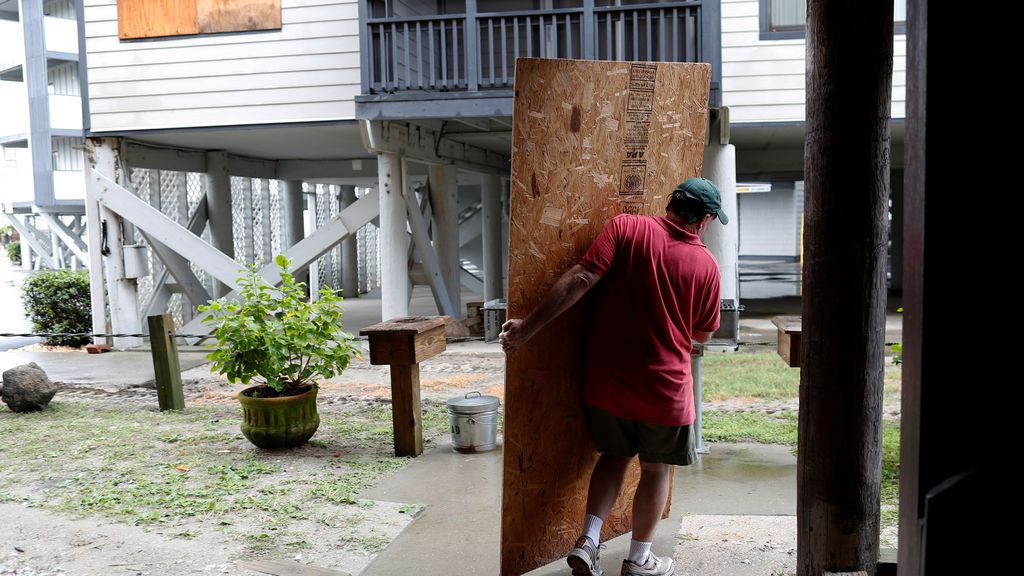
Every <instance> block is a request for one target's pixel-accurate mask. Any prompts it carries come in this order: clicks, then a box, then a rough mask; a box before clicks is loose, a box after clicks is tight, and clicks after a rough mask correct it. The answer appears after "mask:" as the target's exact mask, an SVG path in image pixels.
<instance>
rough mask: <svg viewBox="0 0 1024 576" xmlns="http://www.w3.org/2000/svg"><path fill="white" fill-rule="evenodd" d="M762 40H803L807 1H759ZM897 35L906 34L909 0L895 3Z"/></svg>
mask: <svg viewBox="0 0 1024 576" xmlns="http://www.w3.org/2000/svg"><path fill="white" fill-rule="evenodd" d="M759 2H760V15H761V18H760V19H761V40H786V39H791V38H803V37H804V35H805V31H804V27H805V23H806V22H807V0H759ZM893 21H894V22H895V23H896V33H897V34H904V33H906V21H907V0H894V1H893Z"/></svg>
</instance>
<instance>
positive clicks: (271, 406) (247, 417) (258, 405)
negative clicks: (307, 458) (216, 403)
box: [238, 386, 320, 448]
mask: <svg viewBox="0 0 1024 576" xmlns="http://www.w3.org/2000/svg"><path fill="white" fill-rule="evenodd" d="M256 388H257V386H252V387H250V388H246V389H245V390H242V392H241V393H240V394H239V395H238V401H239V402H240V403H241V404H242V434H245V437H246V438H248V439H249V441H250V442H252V443H253V444H255V445H257V446H259V447H260V448H294V447H296V446H301V445H302V444H305V443H306V441H307V440H309V439H310V438H311V437H312V436H313V434H315V433H316V429H317V428H319V427H320V415H319V414H317V412H316V387H315V386H314V387H312V388H311V389H309V390H308V391H306V392H303V393H302V394H299V395H298V396H282V397H280V398H253V397H252V396H249V393H250V392H251V391H252V390H255V389H256Z"/></svg>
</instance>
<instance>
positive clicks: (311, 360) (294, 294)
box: [198, 255, 361, 396]
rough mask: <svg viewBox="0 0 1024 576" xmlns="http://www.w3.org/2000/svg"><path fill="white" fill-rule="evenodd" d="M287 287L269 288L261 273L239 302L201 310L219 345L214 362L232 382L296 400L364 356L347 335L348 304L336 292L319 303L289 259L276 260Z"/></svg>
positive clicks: (250, 277) (242, 287)
mask: <svg viewBox="0 0 1024 576" xmlns="http://www.w3.org/2000/svg"><path fill="white" fill-rule="evenodd" d="M274 262H275V263H276V264H277V266H278V268H279V269H280V272H279V273H278V275H279V277H280V279H281V284H280V285H279V286H272V285H270V284H268V283H267V282H266V281H265V280H264V279H263V277H262V276H260V274H259V273H258V272H257V271H256V268H255V267H254V268H250V270H249V273H248V274H247V275H245V276H243V277H242V278H240V279H239V280H238V286H239V288H238V300H227V299H223V298H222V299H220V300H214V301H212V302H210V304H208V305H205V306H199V307H198V310H199V311H200V312H209V313H210V315H209V316H207V317H206V318H204V319H203V322H208V323H210V324H211V325H213V327H214V330H213V335H214V337H215V338H216V339H217V342H216V344H213V345H212V347H213V351H212V352H210V354H209V356H208V358H209V359H210V360H212V361H213V369H214V370H215V371H216V372H217V373H218V374H223V375H225V376H227V377H228V381H230V382H232V383H234V382H242V383H244V384H248V383H249V382H250V381H255V382H256V383H257V384H261V385H267V386H269V387H271V388H273V389H274V390H276V391H277V392H279V393H285V395H289V396H290V395H293V394H296V393H298V392H297V391H298V390H301V389H302V387H303V386H306V385H312V386H316V385H317V381H318V380H321V379H327V378H333V377H335V376H337V375H339V374H341V373H342V372H343V371H344V370H345V368H347V367H348V363H349V361H350V360H351V359H352V358H353V357H357V356H358V355H359V353H360V351H361V349H360V347H359V345H358V344H357V343H356V342H355V338H354V336H353V335H352V334H349V333H348V332H344V331H342V329H341V328H342V325H341V314H342V307H341V303H342V298H341V296H338V295H337V294H335V293H334V291H333V290H331V289H330V288H323V289H321V290H320V298H319V299H318V300H317V301H316V302H310V301H309V300H307V299H306V294H305V287H304V285H303V284H300V283H298V282H296V281H295V278H294V277H293V276H292V275H291V274H290V273H288V265H289V261H288V259H287V258H285V257H284V255H278V256H277V258H275V259H274Z"/></svg>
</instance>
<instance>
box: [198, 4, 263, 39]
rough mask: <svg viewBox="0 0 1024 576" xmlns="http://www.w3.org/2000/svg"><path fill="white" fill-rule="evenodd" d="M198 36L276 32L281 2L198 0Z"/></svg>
mask: <svg viewBox="0 0 1024 576" xmlns="http://www.w3.org/2000/svg"><path fill="white" fill-rule="evenodd" d="M197 19H198V21H199V33H200V34H207V33H213V32H243V31H246V30H277V29H280V28H281V0H198V5H197Z"/></svg>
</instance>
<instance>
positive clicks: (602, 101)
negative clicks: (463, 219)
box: [501, 59, 711, 575]
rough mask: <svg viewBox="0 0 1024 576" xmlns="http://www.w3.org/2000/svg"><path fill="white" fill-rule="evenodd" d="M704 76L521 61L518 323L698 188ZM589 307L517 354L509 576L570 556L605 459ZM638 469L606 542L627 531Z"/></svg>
mask: <svg viewBox="0 0 1024 576" xmlns="http://www.w3.org/2000/svg"><path fill="white" fill-rule="evenodd" d="M710 77H711V67H710V65H707V64H675V63H650V62H644V63H627V62H595V61H576V60H542V59H519V60H517V61H516V84H515V107H514V110H515V112H514V118H513V124H514V127H513V133H512V182H511V194H510V197H511V206H510V227H509V271H508V278H509V303H508V306H509V308H508V313H509V317H510V318H522V317H523V316H525V315H526V314H527V313H529V311H530V310H532V309H533V308H534V307H535V306H536V305H537V304H538V303H539V301H540V299H541V298H542V297H543V296H544V294H545V293H546V291H547V289H548V288H549V287H550V286H551V285H552V284H553V283H554V281H555V280H556V279H557V278H558V277H559V276H560V275H561V274H562V273H563V272H564V271H565V270H567V269H568V268H570V267H571V266H572V265H573V264H574V263H575V262H576V261H578V260H579V258H580V256H582V255H583V252H584V251H585V250H586V249H587V247H588V246H589V245H590V243H591V242H592V241H593V239H594V238H595V237H596V236H597V234H598V233H599V232H600V231H601V228H602V227H603V226H604V224H605V223H606V222H607V221H608V220H610V219H611V218H612V217H613V216H615V215H617V214H620V213H622V212H630V213H635V214H653V215H659V214H663V213H664V208H665V205H666V204H667V198H668V195H669V194H671V192H672V189H673V188H674V187H675V186H676V185H677V184H678V183H679V182H681V181H683V180H684V179H686V178H689V177H693V176H698V175H700V171H701V164H702V159H703V153H704V138H705V134H706V129H707V104H708V88H709V82H710ZM589 302H590V301H589V300H587V301H584V302H581V303H580V304H579V305H577V306H576V307H574V308H573V309H572V310H570V311H569V312H567V313H566V314H564V315H562V316H561V317H559V318H558V319H556V320H555V321H553V322H552V323H551V324H549V325H548V326H547V327H546V328H545V329H544V330H542V331H541V332H540V333H538V334H537V335H536V336H534V338H533V339H531V340H530V342H528V343H527V344H526V345H525V346H524V347H523V348H521V349H519V350H517V351H515V352H514V353H512V354H510V355H509V358H508V363H507V367H506V381H505V382H506V389H505V398H506V407H505V448H504V449H505V453H504V479H503V494H502V500H503V501H502V534H501V542H502V551H501V573H502V574H503V575H519V574H523V573H525V572H527V571H529V570H531V569H533V568H536V567H537V566H541V565H544V564H546V563H548V562H551V561H553V560H556V559H558V558H560V557H564V556H565V554H566V553H568V552H569V550H571V548H572V543H573V541H574V540H575V538H576V536H577V535H578V534H579V531H580V529H581V527H582V520H583V516H584V513H585V503H586V492H587V484H588V482H589V479H590V471H591V469H592V467H593V464H594V462H595V461H596V459H597V453H596V452H595V451H594V448H593V445H592V443H591V441H590V437H589V433H588V431H587V423H586V414H585V409H584V405H583V401H582V386H583V367H584V366H583V364H584V361H585V351H586V343H587V330H588V326H587V318H588V316H589V314H590V313H591V309H590V308H589ZM637 476H638V474H637V467H635V468H634V470H633V471H632V472H631V474H630V477H629V478H627V482H626V486H624V489H623V496H621V497H620V499H619V501H618V502H617V503H616V505H615V508H614V510H613V511H612V514H611V516H610V517H609V518H608V520H607V521H606V523H605V526H604V531H603V534H602V538H604V539H607V538H609V537H612V536H616V535H619V534H623V533H625V532H628V531H629V530H630V528H631V526H630V510H631V507H632V501H631V497H632V494H633V490H634V487H635V484H636V480H637Z"/></svg>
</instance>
